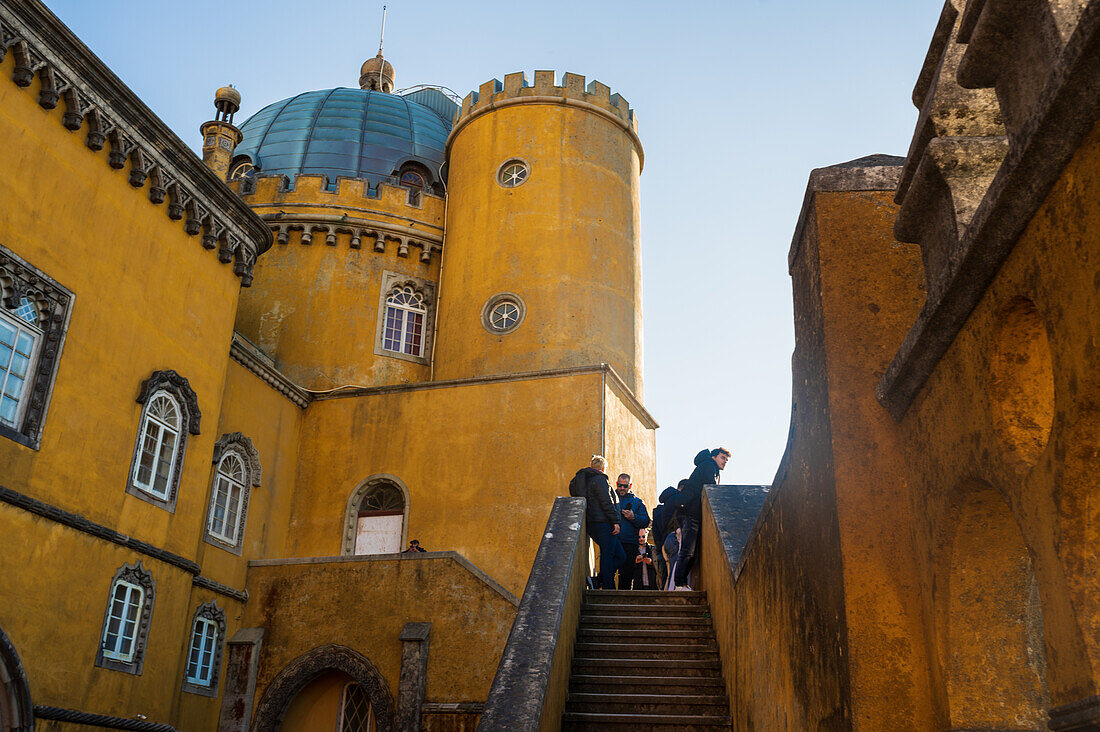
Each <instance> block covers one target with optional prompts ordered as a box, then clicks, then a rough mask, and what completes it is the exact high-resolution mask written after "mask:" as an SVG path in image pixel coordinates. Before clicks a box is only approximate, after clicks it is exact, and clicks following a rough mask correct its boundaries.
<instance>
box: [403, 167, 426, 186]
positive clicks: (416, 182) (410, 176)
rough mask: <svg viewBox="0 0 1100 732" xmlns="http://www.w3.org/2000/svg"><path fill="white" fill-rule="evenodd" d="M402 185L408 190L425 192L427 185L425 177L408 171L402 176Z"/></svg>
mask: <svg viewBox="0 0 1100 732" xmlns="http://www.w3.org/2000/svg"><path fill="white" fill-rule="evenodd" d="M401 185H403V186H405V187H406V188H415V189H416V190H423V188H424V186H425V185H426V183H425V181H424V176H423V175H421V174H420V173H418V172H416V171H415V170H406V171H405V172H404V173H402V174H401Z"/></svg>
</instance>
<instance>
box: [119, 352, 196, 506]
mask: <svg viewBox="0 0 1100 732" xmlns="http://www.w3.org/2000/svg"><path fill="white" fill-rule="evenodd" d="M161 391H165V392H168V393H169V394H171V395H172V396H173V397H174V398H175V400H176V404H177V405H178V406H179V408H180V431H179V442H178V443H177V444H176V456H175V462H174V463H173V467H172V475H171V476H170V478H169V484H168V497H167V498H165V499H161V498H158V497H156V496H154V495H152V494H151V493H147V492H146V491H144V490H142V489H141V488H138V487H137V486H136V485H134V470H135V469H136V467H137V464H138V460H140V459H141V441H142V438H143V436H144V429H143V428H144V426H145V418H146V410H147V408H148V406H149V404H150V402H151V400H152V397H153V396H154V395H156V394H157V392H161ZM137 403H138V404H140V405H142V410H141V417H140V418H139V419H138V434H137V438H136V439H135V441H134V453H133V457H132V458H131V460H130V470H129V472H128V473H127V474H126V492H127V493H129V494H130V495H132V496H136V497H138V498H140V499H141V500H143V501H147V502H148V503H152V504H153V505H154V506H159V507H160V508H163V509H164V510H166V511H168V512H169V513H174V512H175V510H176V495H177V493H178V491H179V483H180V474H181V473H182V472H183V460H184V458H185V457H186V455H187V437H188V435H189V434H191V435H197V434H199V422H200V420H201V419H202V413H201V412H200V411H199V400H198V397H197V396H196V395H195V392H194V390H193V389H192V388H191V384H190V383H189V382H188V381H187V379H186V378H184V377H183V376H180V375H179V374H177V373H176V372H175V371H171V370H166V371H154V372H153V373H152V375H151V376H150V377H149V378H148V379H146V380H145V381H143V382H141V391H140V392H139V393H138V398H137Z"/></svg>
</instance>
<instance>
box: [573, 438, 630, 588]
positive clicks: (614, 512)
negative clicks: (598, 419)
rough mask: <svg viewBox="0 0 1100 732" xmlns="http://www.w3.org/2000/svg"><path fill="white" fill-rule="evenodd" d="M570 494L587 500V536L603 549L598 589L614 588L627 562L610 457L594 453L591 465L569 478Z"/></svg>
mask: <svg viewBox="0 0 1100 732" xmlns="http://www.w3.org/2000/svg"><path fill="white" fill-rule="evenodd" d="M569 495H571V496H582V497H584V498H586V499H587V500H588V507H587V508H586V509H585V524H586V525H587V531H588V538H589V539H591V540H592V541H594V542H596V546H598V547H599V548H600V574H599V578H598V581H597V583H596V584H597V588H596V589H604V590H613V589H615V570H616V569H618V568H619V567H620V566H621V565H622V564H623V563H624V562H625V561H626V552H624V551H623V545H622V544H620V543H619V538H618V536H619V525H620V522H621V518H620V515H619V507H618V505H617V503H616V501H615V497H614V496H615V494H614V493H612V492H611V483H610V482H609V481H608V480H607V458H605V457H604V456H603V455H593V456H592V463H591V466H590V467H587V468H581V469H580V470H578V471H577V474H576V475H574V476H573V480H571V481H569Z"/></svg>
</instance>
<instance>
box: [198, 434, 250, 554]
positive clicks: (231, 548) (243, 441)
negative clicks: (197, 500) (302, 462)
mask: <svg viewBox="0 0 1100 732" xmlns="http://www.w3.org/2000/svg"><path fill="white" fill-rule="evenodd" d="M230 453H233V454H234V455H236V456H237V457H238V458H240V459H241V461H242V462H243V463H244V470H245V480H244V493H243V494H242V496H241V510H240V513H239V515H238V516H237V541H236V543H235V544H230V543H229V542H227V541H225V540H224V539H222V538H221V537H219V536H215V535H214V534H213V533H211V531H210V520H211V518H212V517H213V515H214V492H215V491H216V490H217V481H218V466H220V465H221V462H222V460H223V459H224V458H225V457H226V455H228V454H230ZM213 464H214V472H213V474H212V477H211V479H210V500H209V501H208V502H207V505H208V508H207V513H206V528H205V529H204V531H203V540H204V541H205V542H206V543H207V544H210V545H212V546H216V547H218V548H219V549H224V550H225V551H227V552H230V553H232V554H236V555H237V556H240V555H241V550H242V548H243V547H244V530H245V527H246V526H247V525H248V504H249V502H250V501H251V499H252V489H253V488H259V487H260V481H261V479H262V477H263V468H262V467H261V466H260V453H259V452H258V451H257V450H256V446H255V445H253V444H252V440H250V439H249V438H247V437H245V436H244V434H242V433H240V432H229V433H227V434H224V435H222V436H221V437H219V438H218V441H217V442H215V443H214V460H213Z"/></svg>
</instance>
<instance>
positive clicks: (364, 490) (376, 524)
mask: <svg viewBox="0 0 1100 732" xmlns="http://www.w3.org/2000/svg"><path fill="white" fill-rule="evenodd" d="M408 516H409V491H408V488H406V487H405V484H404V483H403V482H401V480H400V479H399V478H397V477H396V476H393V475H387V474H378V475H372V476H371V477H369V478H367V479H366V480H365V481H363V482H362V483H360V484H359V486H358V487H356V489H355V490H354V491H352V493H351V496H350V497H349V498H348V505H347V509H346V513H345V516H344V541H343V545H342V547H341V552H342V553H343V554H344V555H360V554H394V553H397V552H399V551H401V550H402V549H403V548H404V547H405V537H406V535H407V533H408Z"/></svg>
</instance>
